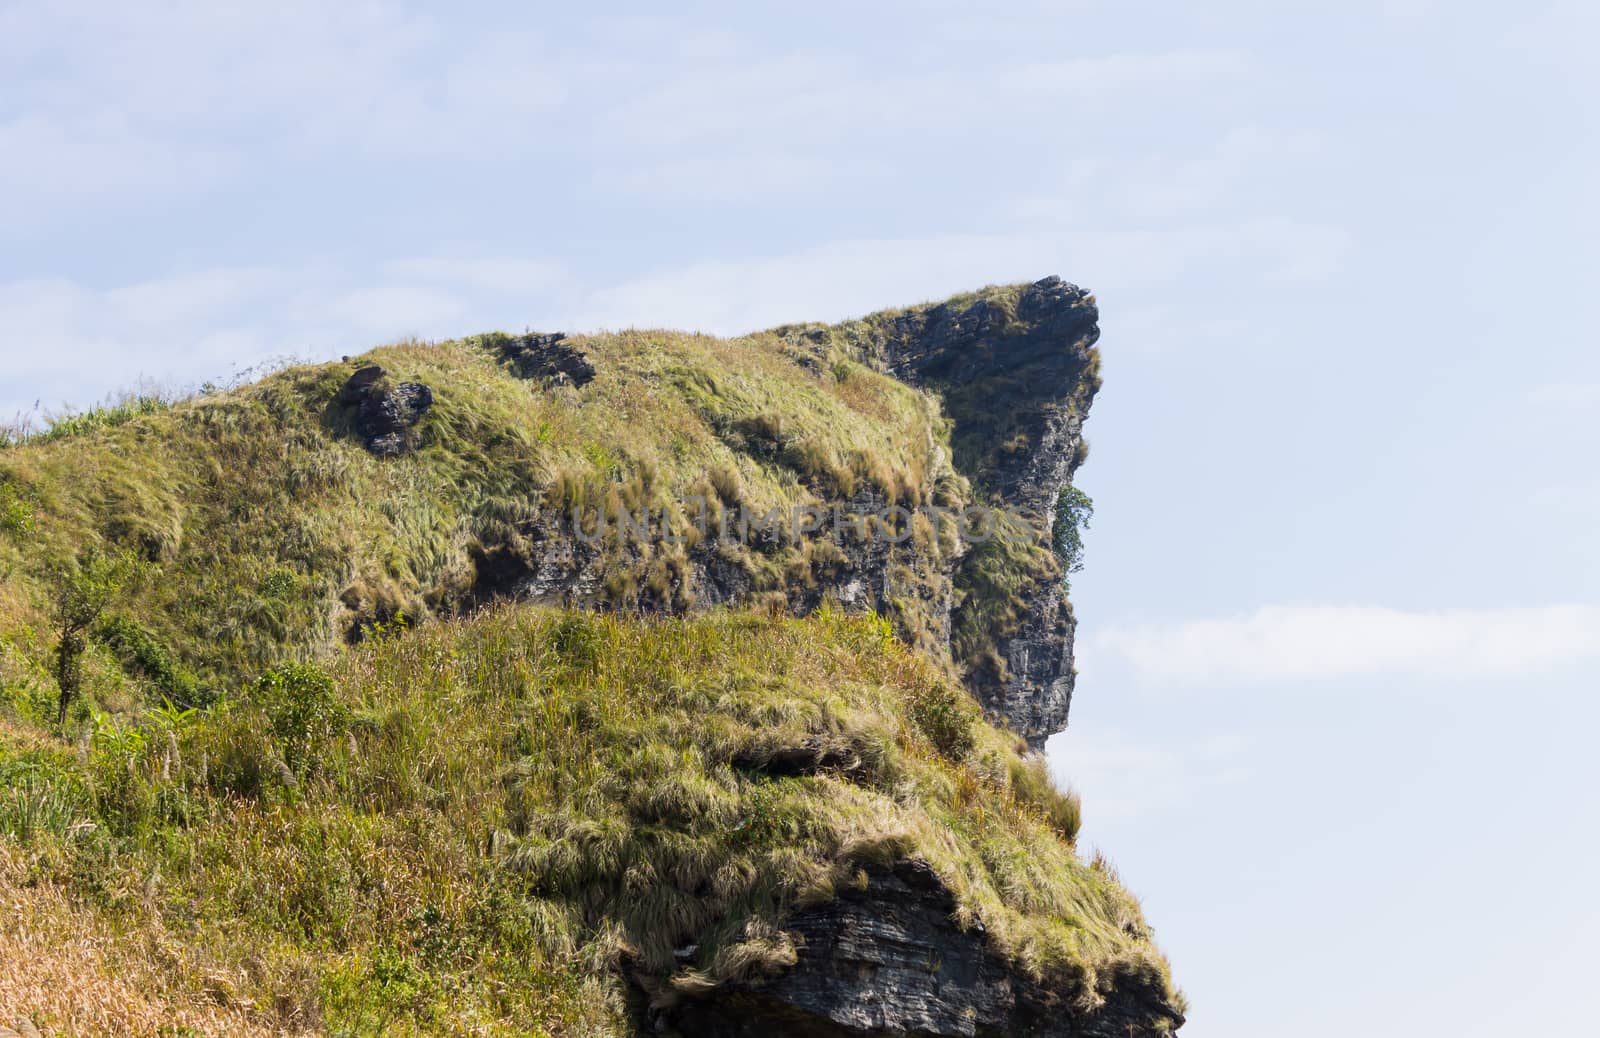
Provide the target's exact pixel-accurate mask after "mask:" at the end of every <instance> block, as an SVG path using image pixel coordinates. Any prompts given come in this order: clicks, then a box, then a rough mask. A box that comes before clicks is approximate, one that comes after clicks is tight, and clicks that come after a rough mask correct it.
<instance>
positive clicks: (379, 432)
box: [335, 364, 433, 458]
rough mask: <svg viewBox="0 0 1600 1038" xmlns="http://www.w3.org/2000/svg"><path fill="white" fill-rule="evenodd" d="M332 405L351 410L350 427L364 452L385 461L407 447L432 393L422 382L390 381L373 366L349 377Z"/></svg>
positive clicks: (425, 411) (426, 410) (384, 372)
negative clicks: (362, 445)
mask: <svg viewBox="0 0 1600 1038" xmlns="http://www.w3.org/2000/svg"><path fill="white" fill-rule="evenodd" d="M335 402H336V403H337V404H338V405H339V406H340V407H342V408H347V409H350V408H353V409H354V412H355V413H354V415H353V416H352V419H351V427H352V428H353V429H354V430H355V433H356V435H357V436H359V437H361V442H362V443H363V444H365V445H366V448H367V450H369V451H371V452H372V453H373V454H376V455H377V456H378V457H380V458H388V457H393V456H394V455H397V454H403V453H404V452H405V451H406V450H407V449H409V448H410V446H411V442H410V436H409V432H410V430H411V428H412V427H413V426H415V425H416V424H417V423H418V422H420V421H422V417H423V416H424V415H426V414H427V413H428V410H429V409H430V408H431V407H433V390H432V389H430V388H428V387H427V386H425V385H423V384H422V383H421V382H399V383H395V382H391V381H390V380H389V377H388V372H386V371H384V370H383V368H381V367H379V366H378V365H376V364H373V365H369V366H367V367H364V368H361V369H360V370H358V371H357V372H355V374H353V375H351V376H350V378H349V379H348V380H347V381H346V382H345V384H344V386H343V387H342V388H340V390H339V395H338V397H337V399H336V401H335Z"/></svg>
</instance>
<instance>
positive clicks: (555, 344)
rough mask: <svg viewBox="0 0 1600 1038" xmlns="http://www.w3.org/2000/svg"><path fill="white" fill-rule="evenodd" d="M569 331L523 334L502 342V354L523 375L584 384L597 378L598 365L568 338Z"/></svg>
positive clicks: (577, 384) (523, 376)
mask: <svg viewBox="0 0 1600 1038" xmlns="http://www.w3.org/2000/svg"><path fill="white" fill-rule="evenodd" d="M566 337H567V333H566V332H548V333H535V334H532V335H519V336H516V337H514V338H512V339H509V340H507V341H506V342H504V343H502V344H501V347H500V351H501V354H502V355H503V356H504V357H505V358H506V359H507V360H509V361H511V363H512V365H513V366H514V367H515V368H516V369H517V374H518V375H520V376H521V377H522V378H538V379H548V380H551V381H554V382H566V383H569V384H571V385H573V386H579V387H581V386H583V385H585V384H587V383H588V382H589V381H590V380H591V379H593V378H594V365H593V364H590V363H589V358H588V357H586V356H584V354H583V352H582V351H581V350H579V349H577V348H576V347H574V346H572V345H571V344H570V343H567V342H566V341H565V339H566Z"/></svg>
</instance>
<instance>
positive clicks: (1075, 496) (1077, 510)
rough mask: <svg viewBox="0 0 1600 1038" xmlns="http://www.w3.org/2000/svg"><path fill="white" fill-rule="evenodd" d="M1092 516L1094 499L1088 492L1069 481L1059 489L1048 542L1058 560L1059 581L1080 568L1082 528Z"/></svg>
mask: <svg viewBox="0 0 1600 1038" xmlns="http://www.w3.org/2000/svg"><path fill="white" fill-rule="evenodd" d="M1093 515H1094V501H1093V500H1092V499H1090V497H1089V495H1088V494H1085V493H1084V492H1083V491H1082V490H1079V489H1078V488H1077V487H1075V486H1073V485H1072V484H1070V483H1069V484H1067V485H1066V486H1064V487H1062V488H1061V496H1060V497H1058V498H1056V521H1055V526H1054V528H1053V529H1052V531H1051V534H1052V536H1051V544H1052V545H1053V546H1054V547H1055V550H1056V557H1057V558H1059V559H1060V560H1061V582H1062V583H1063V584H1065V583H1067V579H1068V574H1072V573H1077V572H1078V571H1080V570H1082V569H1083V531H1085V530H1087V529H1088V528H1089V518H1090V517H1091V516H1093Z"/></svg>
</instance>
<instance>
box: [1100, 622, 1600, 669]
mask: <svg viewBox="0 0 1600 1038" xmlns="http://www.w3.org/2000/svg"><path fill="white" fill-rule="evenodd" d="M1085 648H1086V649H1087V652H1086V654H1085V655H1086V658H1087V659H1088V660H1091V661H1093V662H1092V666H1094V667H1095V668H1097V669H1098V668H1099V667H1100V666H1101V660H1102V659H1103V658H1115V659H1119V660H1121V661H1123V662H1125V663H1126V664H1128V665H1129V666H1131V667H1132V668H1133V670H1134V671H1135V673H1136V674H1138V675H1139V676H1140V677H1141V678H1143V679H1145V680H1148V681H1151V682H1156V683H1160V684H1175V685H1195V684H1202V685H1203V684H1220V683H1238V682H1296V681H1317V680H1323V679H1332V678H1343V677H1371V676H1390V675H1392V676H1400V677H1412V678H1438V679H1447V680H1457V679H1473V678H1508V677H1518V676H1524V675H1533V674H1539V673H1544V672H1547V671H1549V670H1552V669H1554V668H1557V667H1561V666H1564V665H1568V664H1572V663H1576V662H1579V661H1582V660H1588V659H1593V658H1595V657H1597V656H1600V606H1592V605H1552V606H1542V607H1529V608H1505V609H1447V610H1440V611H1436V612H1407V611H1404V610H1399V609H1387V608H1383V607H1379V606H1266V607H1263V608H1261V609H1258V610H1257V611H1256V612H1254V613H1252V614H1250V615H1248V616H1238V617H1230V618H1227V619H1221V620H1193V621H1188V622H1184V623H1176V624H1155V625H1138V626H1126V627H1111V628H1107V629H1103V630H1099V631H1096V632H1093V633H1092V634H1091V635H1090V637H1089V638H1088V639H1087V644H1086V645H1085Z"/></svg>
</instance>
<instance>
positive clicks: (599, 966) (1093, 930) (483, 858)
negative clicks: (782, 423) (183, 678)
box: [0, 607, 1165, 1035]
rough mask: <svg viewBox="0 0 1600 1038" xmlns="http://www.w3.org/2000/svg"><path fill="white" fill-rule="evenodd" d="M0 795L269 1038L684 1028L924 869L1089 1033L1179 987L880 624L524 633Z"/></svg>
mask: <svg viewBox="0 0 1600 1038" xmlns="http://www.w3.org/2000/svg"><path fill="white" fill-rule="evenodd" d="M930 704H942V705H941V706H936V707H934V708H932V709H930ZM777 759H782V760H783V761H785V762H786V763H785V767H783V768H782V769H777V770H774V768H773V766H772V763H771V762H773V761H774V760H777ZM797 759H801V760H803V759H812V760H814V761H816V762H818V763H817V764H816V766H815V767H811V768H807V767H798V768H797V767H796V766H794V764H793V762H794V761H795V760H797ZM0 773H4V774H7V775H16V774H27V775H30V776H35V778H32V779H30V780H29V781H28V782H26V783H11V785H13V786H15V789H16V793H15V794H14V795H13V797H12V798H11V800H5V799H0V829H6V830H7V832H8V833H10V835H9V837H8V838H10V839H13V840H15V841H18V842H20V843H21V844H22V845H23V847H24V848H25V849H27V852H28V854H29V855H30V856H31V860H33V861H34V866H33V867H34V869H35V872H36V874H37V875H39V876H40V877H42V881H43V882H46V883H51V884H58V885H61V886H63V887H65V888H66V889H68V890H69V891H71V892H72V893H73V895H74V896H75V897H77V898H80V899H81V900H82V901H84V902H85V903H87V904H89V905H91V906H92V907H93V909H94V911H95V912H97V913H99V914H100V915H101V916H102V917H103V918H104V919H105V920H106V923H105V926H106V929H107V931H108V932H116V933H127V934H134V935H138V934H148V933H164V934H169V935H183V936H182V937H181V938H180V940H181V943H182V945H183V947H184V949H185V950H184V953H183V955H182V956H180V957H178V959H177V960H176V961H178V962H179V963H180V965H176V966H173V967H172V968H173V969H174V970H176V971H177V975H175V976H173V977H171V978H170V984H171V986H172V987H173V988H174V989H176V990H185V989H189V988H195V989H198V988H202V987H203V986H204V983H205V980H204V978H205V977H206V976H208V975H211V974H222V975H227V976H233V977H244V978H247V979H245V980H243V981H239V982H236V983H237V988H236V990H234V991H232V992H231V994H230V995H229V997H230V998H233V999H235V1000H243V1001H246V1002H248V1003H249V1004H252V1005H256V1006H259V1007H271V1008H270V1009H268V1008H263V1009H262V1011H261V1013H262V1020H263V1022H264V1023H265V1024H267V1025H269V1026H273V1027H283V1028H293V1027H299V1026H305V1025H307V1024H310V1025H312V1026H316V1027H320V1028H322V1029H324V1030H325V1031H326V1032H327V1033H329V1034H370V1033H377V1031H378V1030H379V1029H381V1028H382V1027H385V1026H387V1027H390V1028H392V1030H389V1031H384V1032H383V1033H400V1034H405V1033H417V1034H435V1033H456V1032H455V1031H453V1030H452V1028H455V1027H456V1026H457V1024H456V1022H457V1021H461V1020H471V1021H474V1023H475V1026H476V1027H477V1028H478V1030H476V1031H474V1032H472V1033H480V1034H521V1033H529V1032H530V1031H531V1032H533V1033H542V1032H547V1033H551V1034H573V1035H579V1034H583V1035H609V1034H624V1033H628V1032H627V1027H628V1024H627V1021H626V1018H625V1013H624V1009H625V998H626V992H625V986H624V983H623V981H622V980H621V977H620V974H619V971H618V967H619V965H620V964H621V963H622V962H623V961H627V962H628V963H629V964H630V967H631V968H632V969H634V970H636V971H637V972H638V973H639V975H640V976H641V977H642V978H643V982H644V983H645V984H646V985H647V986H648V987H650V988H651V989H652V990H654V991H656V992H657V996H658V997H668V996H667V993H669V992H673V991H678V992H693V991H703V990H705V989H707V988H708V987H712V986H715V985H717V984H720V983H722V982H725V981H728V980H731V979H735V978H739V977H744V976H750V975H757V974H760V973H762V972H764V971H769V970H774V969H779V968H781V967H782V966H783V965H784V964H786V963H787V962H790V961H792V955H793V948H792V947H791V946H790V945H789V944H788V943H787V938H785V937H784V936H783V933H782V923H783V919H784V917H785V914H786V913H787V912H788V911H791V910H793V909H794V908H796V907H798V906H802V905H806V904H809V903H813V902H816V901H819V900H825V899H827V898H829V897H831V896H833V893H834V891H835V890H837V889H838V888H839V887H840V886H842V885H845V884H850V883H855V882H860V881H861V870H862V869H863V868H864V867H866V866H868V865H870V864H872V863H877V862H884V861H887V860H890V859H893V858H900V857H905V856H917V857H921V858H924V859H926V860H927V861H929V862H930V863H931V864H932V865H933V866H934V868H935V869H936V870H937V871H938V872H939V874H940V875H941V876H942V877H943V878H944V881H945V882H946V883H947V884H948V885H949V886H950V887H951V889H952V890H953V891H954V892H955V894H956V896H957V899H958V903H959V905H960V913H959V918H960V921H961V922H962V923H963V924H964V925H969V926H971V925H977V924H981V925H982V926H983V927H984V929H985V930H986V931H987V933H988V934H989V936H990V938H991V939H992V940H993V941H994V942H995V944H996V946H997V947H998V948H999V949H1000V950H1001V951H1002V952H1003V953H1004V954H1006V955H1007V956H1009V957H1011V958H1012V959H1013V960H1014V961H1015V962H1016V964H1017V966H1018V968H1019V969H1021V970H1023V971H1025V972H1027V973H1029V974H1030V975H1033V976H1035V977H1038V978H1041V979H1045V980H1048V981H1051V982H1054V983H1057V984H1059V985H1062V986H1063V987H1064V988H1066V989H1068V990H1070V991H1073V992H1076V994H1077V996H1078V997H1079V998H1081V999H1083V1000H1084V1001H1086V1002H1092V1001H1093V1000H1094V999H1095V998H1097V997H1099V996H1098V995H1097V992H1101V991H1104V990H1106V989H1107V987H1108V986H1110V985H1114V984H1115V983H1116V980H1117V978H1119V977H1123V976H1126V975H1127V974H1128V973H1129V971H1136V972H1141V973H1144V974H1146V975H1148V974H1149V973H1150V972H1151V971H1154V972H1155V973H1157V974H1162V975H1164V970H1165V966H1164V964H1163V963H1162V961H1161V959H1160V957H1159V955H1158V954H1157V953H1156V951H1155V949H1154V948H1153V946H1152V945H1151V944H1150V943H1149V941H1148V940H1147V939H1146V938H1145V937H1144V936H1143V935H1144V934H1145V933H1146V931H1145V929H1144V925H1143V923H1142V920H1141V919H1140V916H1139V911H1138V907H1137V905H1136V904H1135V902H1134V901H1133V899H1132V898H1131V897H1130V896H1128V895H1127V894H1126V893H1125V892H1124V891H1123V890H1122V889H1121V888H1120V887H1119V886H1117V885H1116V883H1115V882H1113V881H1112V880H1111V879H1109V878H1108V877H1107V876H1106V874H1104V873H1103V872H1101V871H1098V870H1096V869H1094V868H1092V867H1090V866H1089V865H1086V864H1084V863H1083V862H1081V861H1080V860H1079V859H1078V857H1077V856H1076V854H1075V852H1074V850H1073V847H1072V843H1071V836H1072V834H1073V832H1074V831H1075V825H1076V822H1075V812H1076V805H1075V802H1074V801H1072V800H1071V798H1068V797H1064V796H1062V795H1061V794H1059V793H1057V792H1055V791H1054V789H1053V788H1052V787H1050V785H1049V783H1048V779H1047V778H1045V777H1044V776H1043V774H1042V771H1041V770H1040V766H1039V765H1038V764H1035V763H1032V762H1029V761H1026V760H1024V759H1022V758H1019V757H1018V756H1017V754H1016V751H1015V739H1014V738H1013V737H1010V736H1007V735H1005V734H1003V733H1001V732H999V731H997V730H995V729H993V728H990V727H989V726H987V725H986V724H985V723H983V722H982V721H981V720H980V719H979V718H978V717H977V714H976V711H975V710H974V709H973V707H972V705H971V703H970V700H968V699H967V698H966V697H965V694H964V692H962V691H961V689H960V688H959V686H956V685H954V684H952V683H951V682H950V679H949V678H948V677H947V676H946V675H945V674H943V673H942V672H941V671H940V670H939V669H938V668H937V667H935V666H934V665H933V664H931V663H930V662H929V661H928V660H926V659H925V658H924V657H923V656H922V655H921V654H918V653H915V652H913V651H911V650H909V649H908V648H906V647H905V646H904V645H903V644H902V643H900V642H899V641H898V640H896V639H895V638H894V637H893V636H892V634H891V632H890V630H889V628H888V626H887V625H886V624H885V623H884V622H883V621H881V620H878V619H876V618H873V617H870V616H846V615H843V614H841V613H838V612H835V611H827V610H825V611H823V612H822V613H819V614H817V615H814V616H813V617H811V618H809V619H805V620H791V619H780V618H773V617H770V616H764V615H762V616H757V615H751V614H745V613H724V612H718V613H713V614H709V615H706V616H703V617H699V618H695V619H689V620H658V621H648V620H642V619H628V618H625V617H616V616H607V615H597V614H592V613H566V612H558V611H552V610H545V609H540V608H535V607H508V608H503V609H500V610H497V611H494V612H491V613H488V614H485V615H482V616H479V617H476V618H474V619H471V620H465V621H453V622H440V623H435V624H432V625H429V626H427V627H424V628H420V629H418V630H417V631H415V632H413V633H411V634H408V635H406V636H404V637H398V638H388V639H381V640H374V641H371V642H368V643H365V644H363V645H362V646H359V647H357V648H354V649H350V650H348V651H346V652H344V653H342V654H340V655H339V656H337V657H336V658H334V659H333V660H332V661H331V662H330V665H329V667H328V669H327V670H326V671H323V670H320V669H318V668H310V667H296V668H290V669H289V670H287V671H284V672H281V673H277V674H275V675H274V676H272V677H271V678H269V679H268V680H266V681H264V682H262V683H261V684H260V685H259V686H258V687H256V688H253V689H250V690H247V691H243V692H241V693H240V694H239V696H238V697H237V698H236V699H232V700H230V701H229V702H228V703H227V704H225V705H224V706H222V707H219V708H216V709H213V710H212V711H209V712H204V713H200V714H191V715H189V716H187V717H183V718H181V719H177V720H173V719H171V718H167V719H160V718H147V719H146V720H144V721H141V722H138V723H125V722H116V721H112V720H109V719H102V720H101V721H99V722H98V724H97V726H96V729H95V733H94V735H93V737H92V738H91V740H90V744H89V748H88V753H87V754H86V755H85V756H84V757H81V758H80V757H75V756H74V755H72V754H70V753H67V752H54V751H51V752H48V753H43V754H41V753H40V751H37V750H30V749H25V748H11V747H7V746H6V744H5V742H4V741H3V740H0ZM81 823H88V827H87V828H85V826H84V825H83V824H81ZM75 825H76V826H77V829H76V830H74V829H73V827H74V826H75ZM7 827H9V828H7ZM69 833H73V835H69ZM689 943H694V944H698V945H699V949H700V950H699V953H698V955H697V956H696V958H695V960H694V961H693V962H690V963H680V962H678V961H677V960H676V959H675V958H674V956H673V949H674V948H677V947H681V946H683V945H684V944H689ZM191 973H192V974H193V975H190V974H191ZM402 1021H403V1022H404V1023H403V1024H402ZM404 1027H410V1028H412V1030H409V1031H408V1030H405V1029H404ZM461 1033H465V1032H461Z"/></svg>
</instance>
